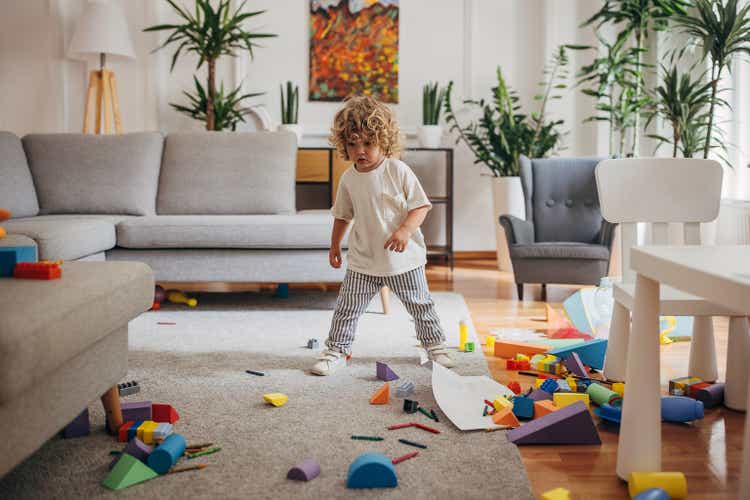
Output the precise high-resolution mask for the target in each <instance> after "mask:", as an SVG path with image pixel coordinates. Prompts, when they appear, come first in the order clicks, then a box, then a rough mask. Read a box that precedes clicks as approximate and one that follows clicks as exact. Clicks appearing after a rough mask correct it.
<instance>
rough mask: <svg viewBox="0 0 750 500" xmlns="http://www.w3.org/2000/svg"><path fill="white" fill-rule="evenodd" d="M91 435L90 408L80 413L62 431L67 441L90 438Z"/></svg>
mask: <svg viewBox="0 0 750 500" xmlns="http://www.w3.org/2000/svg"><path fill="white" fill-rule="evenodd" d="M90 433H91V430H90V428H89V409H88V408H85V409H84V410H83V411H82V412H81V413H79V414H78V416H77V417H76V418H74V419H73V421H72V422H70V423H69V424H68V425H66V426H65V428H64V429H63V430H62V435H63V437H64V438H65V439H69V438H76V437H81V436H88V435H89V434H90Z"/></svg>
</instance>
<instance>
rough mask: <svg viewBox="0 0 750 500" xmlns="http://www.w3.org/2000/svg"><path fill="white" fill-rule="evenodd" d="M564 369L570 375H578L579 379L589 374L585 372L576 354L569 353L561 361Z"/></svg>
mask: <svg viewBox="0 0 750 500" xmlns="http://www.w3.org/2000/svg"><path fill="white" fill-rule="evenodd" d="M563 364H564V365H565V368H567V369H568V371H570V372H571V373H574V374H575V375H578V376H579V377H588V376H589V374H588V372H587V371H586V367H584V366H583V362H582V361H581V358H580V356H578V353H577V352H571V353H570V355H569V356H568V357H567V358H565V360H564V361H563Z"/></svg>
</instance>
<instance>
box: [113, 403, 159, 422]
mask: <svg viewBox="0 0 750 500" xmlns="http://www.w3.org/2000/svg"><path fill="white" fill-rule="evenodd" d="M151 406H152V405H151V401H132V402H129V403H121V404H120V408H121V409H122V419H123V420H151Z"/></svg>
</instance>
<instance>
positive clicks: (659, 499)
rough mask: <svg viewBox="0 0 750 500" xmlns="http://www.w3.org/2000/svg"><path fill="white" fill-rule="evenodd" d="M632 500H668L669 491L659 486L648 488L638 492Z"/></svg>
mask: <svg viewBox="0 0 750 500" xmlns="http://www.w3.org/2000/svg"><path fill="white" fill-rule="evenodd" d="M633 500H669V493H667V492H666V491H664V490H663V489H661V488H650V489H648V490H643V491H642V492H640V493H638V494H637V495H636V496H634V497H633Z"/></svg>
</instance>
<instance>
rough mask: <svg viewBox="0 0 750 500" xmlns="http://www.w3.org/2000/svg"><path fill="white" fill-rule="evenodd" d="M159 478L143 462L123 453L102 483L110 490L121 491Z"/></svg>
mask: <svg viewBox="0 0 750 500" xmlns="http://www.w3.org/2000/svg"><path fill="white" fill-rule="evenodd" d="M157 476H158V474H157V473H156V472H154V471H153V470H152V469H151V468H150V467H148V466H147V465H145V464H144V463H143V462H141V461H140V460H138V459H137V458H135V457H133V456H131V455H128V454H127V453H123V454H122V455H121V456H120V459H119V460H118V461H117V463H116V464H115V466H114V467H113V468H112V470H111V471H109V474H107V477H106V478H104V481H102V485H104V486H105V487H107V488H109V489H110V490H121V489H124V488H127V487H128V486H133V485H134V484H138V483H142V482H144V481H148V480H149V479H153V478H155V477H157Z"/></svg>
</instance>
